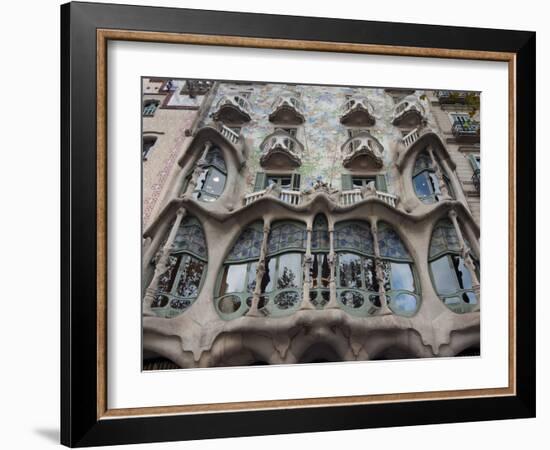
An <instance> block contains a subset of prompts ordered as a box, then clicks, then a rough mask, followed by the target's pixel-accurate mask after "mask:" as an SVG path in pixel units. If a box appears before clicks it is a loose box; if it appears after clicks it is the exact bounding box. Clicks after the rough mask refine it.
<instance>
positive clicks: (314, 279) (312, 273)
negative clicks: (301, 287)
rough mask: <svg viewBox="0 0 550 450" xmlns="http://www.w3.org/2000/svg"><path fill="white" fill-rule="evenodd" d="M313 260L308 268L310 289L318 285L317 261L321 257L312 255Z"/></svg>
mask: <svg viewBox="0 0 550 450" xmlns="http://www.w3.org/2000/svg"><path fill="white" fill-rule="evenodd" d="M312 256H313V260H312V261H311V266H310V268H309V276H310V278H311V287H312V288H316V287H317V286H318V285H319V259H320V258H321V255H318V254H316V253H315V254H313V255H312Z"/></svg>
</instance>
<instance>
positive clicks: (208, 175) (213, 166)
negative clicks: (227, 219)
mask: <svg viewBox="0 0 550 450" xmlns="http://www.w3.org/2000/svg"><path fill="white" fill-rule="evenodd" d="M200 164H201V168H202V171H201V173H200V175H199V178H198V180H197V186H196V187H195V191H194V193H193V195H194V197H195V198H196V199H197V200H200V201H203V202H214V201H216V200H217V199H218V198H219V197H220V195H222V193H223V190H224V188H225V181H226V179H227V168H226V166H225V160H224V159H223V155H222V152H221V150H220V149H219V148H218V147H212V148H211V149H210V150H208V152H207V154H206V157H205V159H204V161H201V162H200Z"/></svg>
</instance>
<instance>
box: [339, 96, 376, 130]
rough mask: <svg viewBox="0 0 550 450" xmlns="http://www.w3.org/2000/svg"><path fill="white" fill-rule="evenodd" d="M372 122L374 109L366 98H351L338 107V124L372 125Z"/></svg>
mask: <svg viewBox="0 0 550 450" xmlns="http://www.w3.org/2000/svg"><path fill="white" fill-rule="evenodd" d="M352 116H353V120H352ZM374 121H375V119H374V108H373V106H372V105H371V104H370V103H369V101H368V100H367V98H366V97H351V98H349V99H347V100H346V102H345V103H344V104H343V105H342V106H341V107H340V122H342V123H343V124H349V125H359V126H361V125H373V124H374ZM348 122H349V123H348Z"/></svg>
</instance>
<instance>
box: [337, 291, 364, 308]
mask: <svg viewBox="0 0 550 450" xmlns="http://www.w3.org/2000/svg"><path fill="white" fill-rule="evenodd" d="M340 301H341V302H342V303H343V304H344V305H346V306H348V307H349V308H354V309H355V308H360V307H361V306H362V305H363V303H365V299H364V298H363V296H362V295H361V294H360V293H359V292H354V291H344V292H342V293H341V294H340Z"/></svg>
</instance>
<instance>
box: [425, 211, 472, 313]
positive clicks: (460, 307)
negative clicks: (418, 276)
mask: <svg viewBox="0 0 550 450" xmlns="http://www.w3.org/2000/svg"><path fill="white" fill-rule="evenodd" d="M429 265H430V273H431V276H432V280H433V283H434V287H435V290H436V292H437V294H438V295H439V298H440V299H441V300H442V301H443V303H444V304H445V305H447V306H448V307H449V308H450V309H451V310H452V311H454V312H456V313H465V312H470V311H472V310H473V309H474V308H475V307H476V306H477V297H476V294H475V292H474V290H473V280H472V274H471V273H470V271H469V269H468V268H467V267H466V266H465V263H464V258H463V257H462V252H461V248H460V241H459V238H458V234H457V232H456V229H455V227H454V225H453V223H452V222H451V221H450V220H448V219H442V220H440V221H439V222H438V223H437V224H436V226H435V228H434V231H433V233H432V239H431V241H430V254H429Z"/></svg>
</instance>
